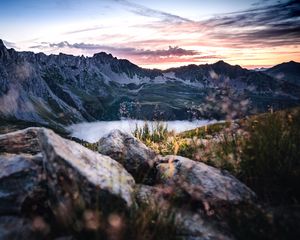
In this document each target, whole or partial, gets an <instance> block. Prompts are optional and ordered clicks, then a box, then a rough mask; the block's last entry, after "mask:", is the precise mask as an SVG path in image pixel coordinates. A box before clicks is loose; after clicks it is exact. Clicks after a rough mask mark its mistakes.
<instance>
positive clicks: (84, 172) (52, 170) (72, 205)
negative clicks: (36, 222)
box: [38, 129, 135, 223]
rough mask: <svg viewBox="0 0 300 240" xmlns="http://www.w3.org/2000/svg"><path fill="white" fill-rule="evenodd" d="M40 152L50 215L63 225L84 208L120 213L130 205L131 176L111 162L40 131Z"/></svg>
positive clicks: (53, 134) (52, 134)
mask: <svg viewBox="0 0 300 240" xmlns="http://www.w3.org/2000/svg"><path fill="white" fill-rule="evenodd" d="M38 137H39V141H40V144H41V148H42V151H43V153H44V163H45V168H46V173H47V177H48V186H49V190H50V195H51V197H50V198H51V199H54V200H55V201H54V202H52V204H53V208H54V213H55V215H56V216H57V217H58V218H61V221H62V222H63V223H68V222H69V221H72V218H73V217H74V218H76V217H78V216H75V215H76V214H77V213H78V212H81V213H82V212H84V211H85V210H88V209H96V210H100V211H101V212H102V213H104V214H105V213H110V212H114V211H118V210H120V211H123V210H124V209H126V208H127V207H130V206H131V205H132V204H133V198H132V194H133V187H134V185H135V181H134V179H133V177H132V176H131V175H130V174H129V173H128V172H127V171H126V170H125V169H124V168H123V167H122V166H121V165H120V164H119V163H118V162H116V161H115V160H113V159H111V158H110V157H108V156H104V155H101V154H99V153H95V152H93V151H91V150H89V149H87V148H85V147H83V146H81V145H80V144H78V143H75V142H72V141H70V140H66V139H63V138H61V137H60V136H58V135H56V134H55V133H54V132H53V131H51V130H47V129H42V130H41V131H40V132H39V134H38Z"/></svg>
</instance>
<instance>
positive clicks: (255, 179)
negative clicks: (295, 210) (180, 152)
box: [239, 109, 300, 203]
mask: <svg viewBox="0 0 300 240" xmlns="http://www.w3.org/2000/svg"><path fill="white" fill-rule="evenodd" d="M245 124H246V130H247V132H248V137H246V138H245V140H244V145H243V152H242V153H241V162H240V174H239V175H240V178H241V180H242V181H244V182H245V183H246V184H247V185H248V186H250V187H252V188H253V189H254V190H255V191H256V192H257V193H258V194H259V195H260V196H261V197H262V198H263V199H264V200H266V201H269V202H276V203H282V202H292V203H299V202H300V189H299V182H300V148H299V146H300V110H299V109H293V110H290V111H281V112H277V113H272V114H264V115H261V116H256V117H253V118H251V119H250V120H248V121H247V122H246V123H245Z"/></svg>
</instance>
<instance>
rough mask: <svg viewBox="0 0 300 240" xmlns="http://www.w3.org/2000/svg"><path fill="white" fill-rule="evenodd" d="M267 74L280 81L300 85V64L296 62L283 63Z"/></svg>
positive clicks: (269, 70) (270, 69)
mask: <svg viewBox="0 0 300 240" xmlns="http://www.w3.org/2000/svg"><path fill="white" fill-rule="evenodd" d="M265 72H266V73H267V74H268V75H270V76H272V77H275V78H277V79H279V80H285V81H288V82H290V83H293V84H297V85H300V63H297V62H294V61H290V62H287V63H282V64H279V65H276V66H274V67H272V68H269V69H267V70H266V71H265Z"/></svg>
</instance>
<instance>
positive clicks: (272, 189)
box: [133, 108, 300, 203]
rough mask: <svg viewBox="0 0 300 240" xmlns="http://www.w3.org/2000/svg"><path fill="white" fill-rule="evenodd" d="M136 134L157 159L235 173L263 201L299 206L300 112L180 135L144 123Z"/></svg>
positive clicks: (161, 125) (216, 126) (201, 128)
mask: <svg viewBox="0 0 300 240" xmlns="http://www.w3.org/2000/svg"><path fill="white" fill-rule="evenodd" d="M133 133H134V135H135V136H136V137H137V138H138V139H140V140H141V141H143V142H144V143H145V144H146V145H147V146H149V147H150V148H152V149H153V150H155V151H156V152H157V153H158V154H161V155H168V154H177V155H181V156H184V157H188V158H191V159H194V160H196V161H202V162H205V163H207V164H209V165H212V166H215V167H218V168H221V169H225V170H228V171H230V172H231V173H232V174H234V175H235V176H236V177H238V178H239V179H240V180H241V181H243V182H245V183H246V184H247V185H248V186H250V187H251V188H252V189H253V190H254V191H255V192H256V193H257V194H258V196H259V197H260V198H261V199H262V200H264V201H267V202H274V203H283V202H289V203H290V202H293V203H299V201H300V190H299V187H298V183H299V182H300V148H299V146H300V109H299V108H296V109H292V110H286V111H279V112H275V113H267V114H261V115H256V116H251V117H249V118H246V119H243V120H239V121H235V122H223V123H216V124H212V125H208V126H205V127H200V128H197V129H194V130H191V131H186V132H183V133H180V134H175V133H174V132H168V130H167V126H164V125H163V124H162V123H156V124H154V125H153V126H149V124H148V123H145V125H144V126H143V127H142V128H138V127H136V129H135V131H134V132H133Z"/></svg>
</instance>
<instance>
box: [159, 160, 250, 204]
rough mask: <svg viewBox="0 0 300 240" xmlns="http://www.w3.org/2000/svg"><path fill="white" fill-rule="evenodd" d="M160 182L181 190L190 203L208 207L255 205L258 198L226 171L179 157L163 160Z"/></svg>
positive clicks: (160, 163)
mask: <svg viewBox="0 0 300 240" xmlns="http://www.w3.org/2000/svg"><path fill="white" fill-rule="evenodd" d="M157 183H160V184H166V185H169V186H174V187H176V189H180V190H181V191H182V192H184V193H185V194H187V195H188V196H189V198H190V200H191V201H200V202H202V203H203V204H205V207H206V208H209V206H211V205H219V204H221V205H222V204H239V203H244V202H253V201H254V199H255V193H254V192H252V191H251V190H250V189H249V188H248V187H247V186H246V185H244V184H243V183H241V182H240V181H239V180H238V179H236V178H235V177H234V176H232V175H231V174H229V173H228V172H227V171H222V170H219V169H216V168H214V167H211V166H208V165H206V164H204V163H201V162H196V161H193V160H190V159H188V158H184V157H180V156H173V155H170V156H166V157H161V158H160V161H159V162H158V164H157Z"/></svg>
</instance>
